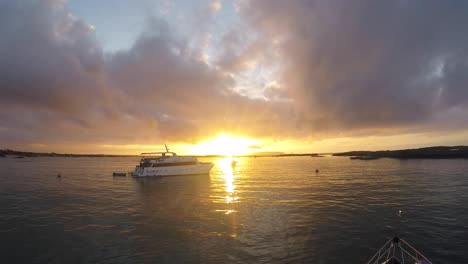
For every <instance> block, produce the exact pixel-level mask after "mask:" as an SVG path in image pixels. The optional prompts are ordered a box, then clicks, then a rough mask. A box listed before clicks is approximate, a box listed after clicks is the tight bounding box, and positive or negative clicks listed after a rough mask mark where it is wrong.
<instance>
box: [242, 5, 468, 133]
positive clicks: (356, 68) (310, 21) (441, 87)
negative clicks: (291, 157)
mask: <svg viewBox="0 0 468 264" xmlns="http://www.w3.org/2000/svg"><path fill="white" fill-rule="evenodd" d="M241 13H242V15H243V16H244V17H245V18H246V19H247V20H248V21H249V22H250V23H251V25H252V26H253V27H254V29H255V30H256V31H257V33H258V34H259V35H260V36H261V37H262V38H267V39H270V40H275V39H276V40H279V41H278V42H276V43H274V42H273V41H271V43H272V44H271V45H272V46H275V48H276V49H278V50H280V52H281V54H282V59H281V63H283V64H284V65H285V67H286V69H285V71H284V73H283V75H282V82H283V83H284V84H285V86H286V88H287V90H289V91H290V92H291V95H292V97H293V99H294V100H295V102H296V106H297V109H296V110H297V112H296V113H297V118H298V122H299V123H300V124H301V125H302V126H303V125H305V124H307V125H309V126H311V128H313V129H318V130H322V129H327V130H328V129H333V128H335V129H343V128H345V129H366V128H367V129H373V128H385V127H387V128H388V127H406V126H417V125H421V124H423V123H428V122H432V121H433V118H434V116H436V115H437V114H439V113H440V112H444V111H448V110H450V109H452V108H461V109H464V111H465V112H466V104H467V102H468V79H467V78H466V76H467V73H468V65H467V62H468V56H467V55H468V53H467V52H468V31H466V29H465V25H466V24H467V23H468V3H467V2H466V1H333V0H332V1H328V0H326V1H325V0H324V1H321V0H318V1H292V2H286V1H281V0H278V1H270V0H265V1H250V2H246V3H245V4H244V5H243V6H242V9H241ZM452 121H453V122H458V120H457V119H455V120H452Z"/></svg>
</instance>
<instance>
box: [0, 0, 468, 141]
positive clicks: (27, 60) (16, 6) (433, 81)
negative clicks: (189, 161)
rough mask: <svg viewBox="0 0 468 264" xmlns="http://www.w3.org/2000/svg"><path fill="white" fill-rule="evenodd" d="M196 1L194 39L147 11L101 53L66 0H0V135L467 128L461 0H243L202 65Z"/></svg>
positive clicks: (195, 135) (156, 136)
mask: <svg viewBox="0 0 468 264" xmlns="http://www.w3.org/2000/svg"><path fill="white" fill-rule="evenodd" d="M200 12H201V13H200V14H201V16H195V18H196V19H195V20H194V21H198V20H197V19H200V22H199V23H200V25H202V26H203V27H201V29H200V32H196V34H195V35H197V36H199V37H192V36H189V37H187V36H185V37H181V36H179V35H177V34H176V33H175V32H174V30H173V29H172V28H171V26H170V25H168V24H167V23H166V22H164V21H162V20H159V19H157V18H149V19H148V23H147V24H148V26H147V28H146V29H145V30H144V31H143V32H142V34H141V35H140V37H139V38H138V39H136V40H135V43H134V45H133V46H132V47H131V48H129V49H128V50H121V51H118V52H115V53H111V54H105V53H104V52H103V51H102V50H101V47H100V45H99V44H98V42H97V41H96V37H95V32H94V29H93V27H92V26H90V25H88V24H87V23H86V22H85V21H83V20H81V19H79V18H77V17H75V16H73V14H71V13H70V12H69V11H68V9H67V7H66V3H65V2H64V1H60V0H25V1H6V0H0V36H1V38H0V61H1V63H0V143H1V144H10V145H11V144H15V143H22V144H27V143H37V144H51V143H56V144H70V145H73V144H77V143H80V144H85V143H86V144H110V145H112V144H160V143H163V142H164V141H177V142H180V141H185V142H193V141H196V140H199V139H202V138H203V137H205V136H213V135H215V134H217V133H219V132H222V131H225V132H231V133H236V134H241V135H246V136H253V137H272V138H279V137H304V136H315V137H334V136H336V135H337V133H338V131H341V132H339V133H340V135H343V133H344V134H347V135H350V134H355V135H365V134H369V133H391V134H395V133H404V132H408V131H430V130H434V129H438V128H437V127H438V126H441V125H443V126H444V127H450V128H451V129H460V127H462V126H464V127H466V126H468V124H467V121H466V117H465V114H466V112H467V107H468V86H467V85H468V77H467V76H468V75H467V73H468V71H467V70H468V31H466V30H465V28H464V26H465V25H466V24H468V21H467V20H468V3H465V2H464V1H333V0H332V1H329V0H327V1H325V0H324V1H292V2H286V1H281V0H268V1H267V0H265V1H263V0H256V1H250V2H247V1H245V2H242V4H241V6H240V16H241V18H242V19H243V20H244V21H243V23H242V25H240V26H239V28H234V29H231V30H228V31H227V33H226V34H225V35H224V37H223V38H221V39H220V41H219V44H220V45H219V46H218V47H217V52H218V54H217V57H216V58H215V59H214V60H212V62H211V63H212V64H211V65H209V64H207V63H206V62H204V61H202V60H201V59H200V57H201V56H200V54H202V52H203V47H198V45H199V46H202V44H203V42H204V41H205V39H206V38H207V36H208V35H209V34H206V32H203V31H205V30H207V29H208V28H210V26H209V25H210V24H209V23H210V16H213V14H214V13H213V10H210V9H208V6H207V7H206V8H205V9H202V10H201V11H200ZM203 14H205V15H203ZM197 23H198V22H197ZM211 44H212V45H216V43H215V44H213V43H211ZM264 72H267V73H268V74H266V75H267V76H270V77H272V79H271V80H268V78H266V79H265V78H263V77H262V76H260V75H262V74H263V73H264ZM257 75H258V76H257ZM260 77H262V78H263V79H262V78H260ZM241 78H252V79H255V81H256V82H257V83H256V84H258V85H259V86H260V91H261V92H262V96H263V99H252V97H247V96H245V95H244V94H248V93H249V92H252V91H250V90H249V89H251V88H250V87H249V86H248V85H246V87H244V88H242V89H245V90H236V88H238V87H236V86H238V85H239V80H240V79H241ZM257 93H258V91H257ZM256 98H262V97H261V96H260V97H256Z"/></svg>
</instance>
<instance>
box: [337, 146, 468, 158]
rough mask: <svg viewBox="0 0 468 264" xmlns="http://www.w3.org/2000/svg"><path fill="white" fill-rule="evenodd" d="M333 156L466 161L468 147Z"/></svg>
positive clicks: (442, 147) (359, 152)
mask: <svg viewBox="0 0 468 264" xmlns="http://www.w3.org/2000/svg"><path fill="white" fill-rule="evenodd" d="M333 156H347V157H350V158H351V159H358V160H375V159H380V158H394V159H468V146H437V147H427V148H418V149H402V150H381V151H348V152H341V153H335V154H333Z"/></svg>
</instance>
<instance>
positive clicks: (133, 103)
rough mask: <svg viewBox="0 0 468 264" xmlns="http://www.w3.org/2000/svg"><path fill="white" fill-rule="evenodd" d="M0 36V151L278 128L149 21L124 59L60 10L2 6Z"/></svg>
mask: <svg viewBox="0 0 468 264" xmlns="http://www.w3.org/2000/svg"><path fill="white" fill-rule="evenodd" d="M0 33H1V35H2V39H1V41H0V60H1V61H2V64H0V102H1V105H0V110H1V114H0V141H1V142H3V144H7V143H8V144H12V143H14V142H20V143H23V144H25V143H44V144H51V143H56V144H76V143H80V144H81V143H93V142H94V143H98V144H160V143H162V142H164V141H166V140H170V141H185V142H193V141H196V140H198V139H201V138H203V137H204V136H206V135H208V136H212V135H214V134H216V133H219V131H232V132H238V133H241V134H246V133H252V134H255V135H259V134H262V133H263V132H262V131H264V130H265V126H264V125H265V124H267V123H268V124H271V123H272V122H271V121H272V120H273V121H275V120H276V121H275V122H278V121H277V120H279V119H280V118H279V117H278V115H277V114H271V113H272V112H274V111H276V110H277V109H278V108H277V107H276V105H270V104H267V103H266V102H264V101H258V100H251V99H249V98H247V97H245V96H241V95H239V94H237V93H234V92H233V91H232V86H233V84H234V82H233V80H232V78H231V77H229V75H228V74H226V73H225V72H222V71H219V70H216V69H215V68H213V67H209V66H208V65H207V64H206V63H204V62H202V61H200V60H199V59H198V55H197V52H194V49H193V48H192V47H189V44H188V43H189V42H188V41H187V40H186V39H183V38H181V37H177V34H174V33H173V31H172V29H171V28H170V26H169V25H168V24H167V23H165V22H164V21H162V20H158V19H156V18H149V20H148V26H147V28H146V29H145V30H144V31H143V32H142V34H141V35H140V37H139V38H138V39H137V40H136V41H135V43H134V45H133V46H132V47H131V48H130V49H129V50H123V51H119V52H116V53H113V54H103V52H102V51H101V48H100V46H99V45H98V44H97V41H96V40H95V34H94V30H93V27H92V26H90V25H88V24H86V23H85V22H84V21H82V20H80V19H79V18H76V17H74V16H73V14H71V13H70V12H69V11H68V10H67V8H66V5H65V4H64V3H63V2H62V1H19V2H17V1H1V2H0ZM252 113H255V115H253V114H252Z"/></svg>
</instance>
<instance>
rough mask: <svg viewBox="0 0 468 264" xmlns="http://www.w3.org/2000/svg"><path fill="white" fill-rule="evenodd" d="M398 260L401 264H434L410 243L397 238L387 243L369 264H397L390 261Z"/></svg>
mask: <svg viewBox="0 0 468 264" xmlns="http://www.w3.org/2000/svg"><path fill="white" fill-rule="evenodd" d="M391 259H394V260H397V261H398V262H399V263H401V264H405V261H406V263H407V264H409V263H411V264H432V262H431V261H429V260H428V259H427V258H426V257H425V256H424V255H423V254H422V253H421V252H419V251H418V250H416V249H415V248H414V247H413V246H411V245H410V244H409V243H408V242H406V241H405V240H403V239H399V238H398V237H395V238H393V239H390V240H388V241H387V243H385V244H384V245H383V246H382V247H381V248H380V249H379V250H378V251H377V253H375V254H374V256H372V258H371V259H370V260H369V261H368V262H367V264H385V263H395V262H389V260H391Z"/></svg>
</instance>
